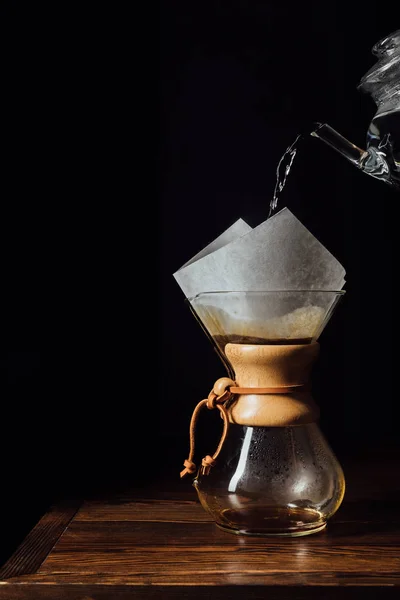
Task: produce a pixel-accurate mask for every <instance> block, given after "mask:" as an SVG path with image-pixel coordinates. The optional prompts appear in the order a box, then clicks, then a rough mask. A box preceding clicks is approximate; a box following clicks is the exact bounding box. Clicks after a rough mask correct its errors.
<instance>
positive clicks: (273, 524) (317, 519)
mask: <svg viewBox="0 0 400 600" xmlns="http://www.w3.org/2000/svg"><path fill="white" fill-rule="evenodd" d="M216 523H217V525H218V527H219V528H220V529H222V530H223V531H226V532H228V533H233V534H236V535H250V536H284V537H298V536H302V535H310V534H312V533H318V532H319V531H322V530H323V529H324V528H325V527H326V521H325V520H324V519H323V517H322V515H321V513H319V512H318V511H317V510H313V509H309V508H299V507H290V506H258V507H249V508H244V509H239V510H236V509H231V508H228V509H224V510H223V511H222V512H221V513H220V515H219V517H218V518H217V520H216Z"/></svg>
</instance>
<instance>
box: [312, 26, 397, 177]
mask: <svg viewBox="0 0 400 600" xmlns="http://www.w3.org/2000/svg"><path fill="white" fill-rule="evenodd" d="M372 53H373V54H374V55H375V56H377V57H378V61H377V63H375V65H374V66H373V67H372V68H371V69H370V70H369V71H368V72H367V73H366V74H365V75H364V77H363V78H362V79H361V81H360V83H359V85H358V89H359V90H361V91H362V92H365V93H368V94H370V96H371V97H372V99H373V100H374V102H375V104H376V106H377V111H376V114H375V116H374V117H373V119H372V121H371V123H370V125H369V128H368V132H367V139H366V150H363V149H361V148H358V146H356V145H354V144H352V143H351V142H349V141H348V140H347V139H346V138H344V137H343V136H342V135H341V134H340V133H338V132H337V131H335V130H334V129H333V128H332V127H330V126H329V125H327V124H326V123H318V124H317V128H316V129H315V131H313V132H312V133H311V135H312V136H314V137H317V138H319V139H321V140H323V141H324V142H325V143H326V144H328V145H329V146H331V147H332V148H334V149H335V150H337V151H338V152H339V153H340V154H342V155H343V156H344V157H345V158H347V159H348V160H349V161H350V162H351V163H352V164H353V165H355V166H356V167H358V168H359V169H361V170H362V171H363V172H364V173H367V174H368V175H371V176H372V177H375V178H376V179H380V180H381V181H384V182H386V183H388V184H389V185H391V186H394V187H396V188H399V189H400V29H398V30H397V31H395V32H394V33H391V34H390V35H388V36H387V37H385V38H383V39H382V40H380V41H379V42H377V43H376V44H375V45H374V47H373V48H372Z"/></svg>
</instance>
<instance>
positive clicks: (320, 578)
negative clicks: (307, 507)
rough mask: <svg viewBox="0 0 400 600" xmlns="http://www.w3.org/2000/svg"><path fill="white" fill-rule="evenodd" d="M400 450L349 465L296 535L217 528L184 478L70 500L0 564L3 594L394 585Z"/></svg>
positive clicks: (326, 593) (167, 595)
mask: <svg viewBox="0 0 400 600" xmlns="http://www.w3.org/2000/svg"><path fill="white" fill-rule="evenodd" d="M398 466H399V463H398V461H391V460H385V461H381V462H379V461H378V462H375V463H367V462H361V463H354V464H352V465H348V466H347V467H346V470H345V473H346V476H347V492H346V496H345V501H344V503H343V504H342V507H341V508H340V510H339V511H338V513H337V514H336V516H335V517H334V518H333V519H332V520H331V521H330V524H329V526H328V528H327V529H326V530H325V531H323V532H321V533H318V534H315V535H311V536H307V537H301V538H296V539H288V538H254V537H237V536H234V535H231V534H229V533H225V532H223V531H220V530H219V529H218V528H217V527H216V526H215V525H214V523H213V522H212V521H211V520H210V518H209V517H208V515H207V514H206V513H205V512H204V511H203V509H202V508H201V507H200V505H199V504H198V502H197V499H196V496H195V491H194V489H193V488H192V487H191V485H190V482H186V481H185V482H179V483H178V488H179V489H178V491H173V490H171V489H169V490H168V483H169V484H170V486H171V487H172V486H175V485H176V484H175V482H173V481H170V482H164V483H163V484H159V486H157V488H156V489H148V490H136V491H134V492H129V493H127V494H122V495H121V494H120V495H114V496H111V497H109V498H108V499H107V498H103V499H101V498H97V499H91V500H86V501H85V502H83V503H81V504H79V503H78V504H75V503H74V502H70V501H69V502H66V503H65V504H64V505H59V506H55V507H54V508H52V509H51V510H50V512H48V514H46V515H44V516H43V518H42V519H41V520H40V522H39V523H38V524H37V525H36V527H35V528H34V529H33V530H32V531H31V532H30V533H29V534H28V536H27V537H26V539H25V541H24V542H23V543H22V545H21V546H20V547H19V548H18V549H17V551H16V552H15V554H14V555H13V556H12V557H11V558H10V559H9V560H8V562H7V563H6V564H5V565H4V566H3V568H2V569H1V572H0V600H5V599H7V600H17V599H18V600H22V599H24V600H25V599H27V598H29V599H33V600H42V599H46V600H50V599H51V600H58V599H60V600H64V599H69V600H70V599H74V600H77V599H80V600H89V599H95V600H97V599H98V600H100V599H101V600H103V599H107V600H114V599H115V600H117V599H119V598H124V599H125V598H134V599H137V598H163V599H171V598H173V599H180V598H182V599H186V598H196V599H197V598H199V599H203V598H212V599H214V598H216V599H219V598H228V599H238V598H240V599H241V600H248V599H253V598H274V599H275V598H278V599H282V598H285V599H289V598H290V599H291V600H296V599H299V598H318V599H321V600H326V599H328V600H329V599H330V598H358V597H359V595H358V593H357V591H358V592H359V593H360V597H361V595H362V598H363V599H369V598H379V599H381V598H387V597H391V598H395V597H397V598H398V597H400V589H399V588H400V514H399V506H400V482H399V469H398Z"/></svg>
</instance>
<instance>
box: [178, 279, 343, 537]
mask: <svg viewBox="0 0 400 600" xmlns="http://www.w3.org/2000/svg"><path fill="white" fill-rule="evenodd" d="M342 294H344V292H338V291H316V290H312V291H285V292H279V291H277V292H214V293H203V294H199V295H198V296H196V297H195V298H192V299H190V304H191V307H192V309H193V311H194V313H195V315H196V316H197V318H198V319H199V320H200V322H201V324H202V325H203V328H204V329H205V330H206V332H207V333H208V335H209V336H210V337H211V338H212V340H213V343H214V344H215V346H216V347H217V349H218V351H219V353H220V354H221V358H222V359H223V361H224V363H225V365H226V368H227V371H228V375H229V377H230V379H231V383H232V384H234V385H235V386H236V387H232V390H234V391H235V393H233V394H230V395H229V400H228V401H227V402H226V404H225V409H224V410H225V412H226V415H227V420H228V421H229V426H227V431H226V437H225V438H224V441H223V444H222V447H221V448H220V451H219V453H218V457H217V458H216V459H215V461H214V460H212V461H210V465H211V466H210V465H209V466H207V467H204V466H203V467H200V469H199V470H198V472H197V474H196V475H195V479H194V486H195V488H196V490H197V493H198V496H199V499H200V502H201V504H202V506H203V507H204V509H205V510H207V511H208V512H209V513H210V514H211V516H212V517H213V519H214V520H215V522H216V524H217V525H218V526H219V527H220V528H222V529H224V530H225V531H228V532H231V533H236V534H248V535H284V536H300V535H307V534H310V533H315V532H318V531H320V530H322V529H323V528H324V527H325V525H326V522H327V519H329V517H331V516H332V515H333V514H334V513H335V512H336V511H337V509H338V508H339V506H340V504H341V502H342V499H343V495H344V489H345V482H344V476H343V472H342V469H341V467H340V465H339V463H338V461H337V459H336V457H335V455H334V454H333V452H332V450H331V448H330V447H329V445H328V443H327V441H326V439H325V438H324V436H323V434H322V432H321V430H320V429H319V426H318V424H317V421H318V417H319V410H318V407H317V405H316V404H315V402H314V400H313V398H312V396H311V393H310V374H311V369H312V365H313V362H314V361H315V359H316V358H317V356H318V351H319V344H318V342H317V339H318V337H319V335H320V334H321V332H322V330H323V329H324V327H325V325H326V323H327V322H328V320H329V318H330V316H331V314H332V312H333V310H334V308H335V306H336V304H337V301H338V299H339V298H340V296H341V295H342ZM227 381H229V380H227ZM209 458H210V457H209ZM203 465H204V461H203Z"/></svg>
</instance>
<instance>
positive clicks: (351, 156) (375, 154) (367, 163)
mask: <svg viewBox="0 0 400 600" xmlns="http://www.w3.org/2000/svg"><path fill="white" fill-rule="evenodd" d="M316 125H317V127H316V129H315V130H314V131H313V132H312V133H311V135H312V136H313V137H316V138H319V139H320V140H322V141H323V142H325V143H326V144H328V146H330V147H331V148H333V149H334V150H336V151H337V152H339V154H341V155H342V156H344V157H345V158H347V160H349V161H350V162H351V163H352V164H353V165H354V166H356V167H358V168H359V169H361V170H362V171H364V173H367V174H368V175H371V177H375V178H376V179H380V180H381V181H384V182H386V183H388V184H390V185H398V183H397V182H396V180H395V179H394V178H393V177H392V165H390V162H389V161H390V153H389V156H387V155H386V152H385V146H382V147H378V148H375V147H371V148H369V149H368V150H362V149H361V148H359V147H358V146H355V145H354V144H352V143H351V142H349V140H347V139H346V138H345V137H343V136H342V135H341V134H340V133H338V132H337V131H336V130H335V129H333V128H332V127H331V126H330V125H328V124H327V123H317V124H316ZM393 166H394V165H393Z"/></svg>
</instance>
